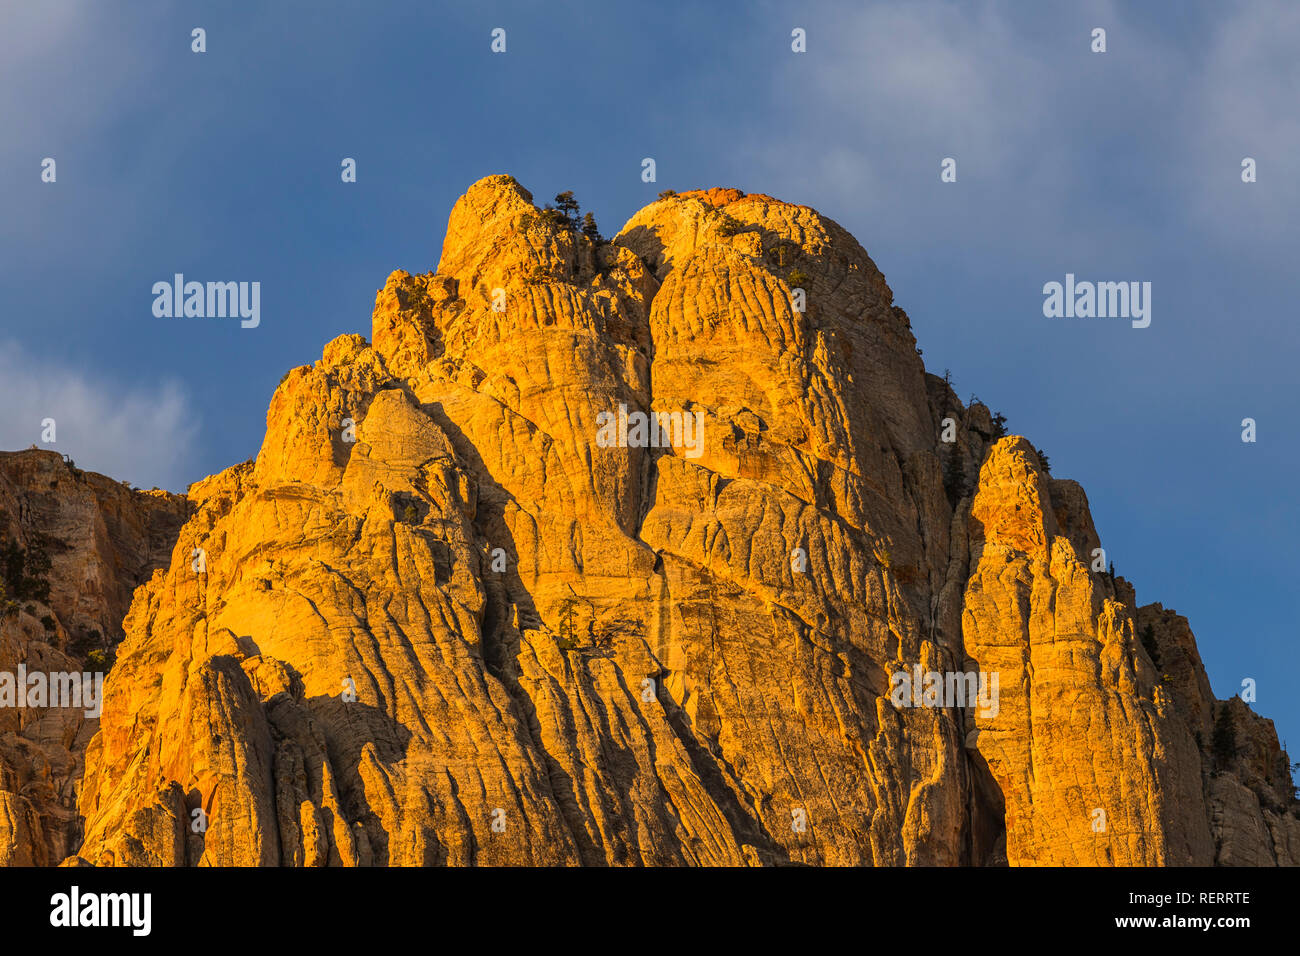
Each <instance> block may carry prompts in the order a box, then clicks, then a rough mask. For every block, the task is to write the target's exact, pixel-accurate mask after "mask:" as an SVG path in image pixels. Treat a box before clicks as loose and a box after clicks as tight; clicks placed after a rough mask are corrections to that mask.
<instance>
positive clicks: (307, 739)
mask: <svg viewBox="0 0 1300 956" xmlns="http://www.w3.org/2000/svg"><path fill="white" fill-rule="evenodd" d="M795 289H799V290H802V296H801V295H800V294H798V293H796V292H795V291H794V290H795ZM801 298H803V299H804V301H803V302H800V301H799V300H800V299H801ZM800 305H803V309H802V310H801V309H800V308H799V306H800ZM620 409H622V410H623V411H624V413H625V414H626V415H635V414H637V413H663V415H664V416H665V418H664V421H665V422H667V421H670V418H669V416H671V415H674V414H676V415H677V416H678V418H677V422H678V423H679V426H678V427H679V436H678V437H679V440H678V441H676V442H675V443H674V444H675V447H655V445H654V444H653V443H651V444H650V445H649V446H647V445H646V443H644V442H641V443H638V442H637V441H635V440H632V441H628V442H625V443H624V442H614V443H612V444H611V443H610V442H609V441H606V440H603V439H602V437H601V434H602V432H601V429H602V425H607V424H608V421H609V416H610V415H618V413H619V412H620ZM697 416H698V417H697ZM945 419H951V420H952V422H951V424H949V423H947V422H945ZM697 420H698V421H699V422H701V423H702V424H701V426H700V427H701V429H702V431H701V434H702V441H701V442H700V443H699V445H698V446H690V443H689V441H687V440H686V439H687V437H688V436H686V435H685V434H684V433H681V432H680V427H681V426H680V423H681V422H683V421H690V422H694V421H697ZM945 433H947V434H946V437H949V438H951V439H952V440H951V441H945V440H944V437H945ZM188 506H189V507H190V508H192V509H193V514H192V517H190V519H189V521H188V522H187V523H186V525H185V526H184V528H183V529H182V530H181V531H180V533H179V536H178V538H177V539H176V541H175V542H174V549H173V550H172V553H171V556H170V559H169V560H168V561H166V562H164V563H165V565H166V566H165V567H164V568H163V569H161V570H158V571H156V572H155V573H154V574H153V576H152V578H151V579H150V580H149V581H148V583H147V584H145V585H144V586H143V587H141V588H140V589H139V590H138V591H137V592H136V594H135V599H134V601H133V603H132V605H131V609H130V612H129V614H128V615H127V616H126V620H125V630H126V634H127V637H126V640H125V642H124V643H123V644H122V645H121V647H120V649H119V654H118V660H117V663H116V665H115V666H114V668H113V670H112V673H111V674H110V677H109V680H108V685H107V699H106V703H105V706H104V713H103V717H102V719H101V721H100V724H99V729H98V733H97V735H96V736H95V738H94V740H93V742H91V744H90V745H89V748H88V750H87V751H86V756H85V776H84V782H83V784H82V787H81V792H80V804H79V805H80V811H81V813H82V815H83V816H84V818H85V839H84V843H83V845H82V846H81V847H80V849H79V850H78V851H77V853H78V855H79V857H80V858H81V859H82V860H84V861H89V862H91V863H94V864H99V865H110V864H117V865H122V864H126V865H142V864H144V865H187V864H188V865H196V864H197V865H226V864H271V865H274V864H286V865H309V866H310V865H368V864H374V865H422V864H442V863H446V864H514V863H532V864H605V863H610V864H715V865H716V864H780V863H809V864H833V865H842V864H874V865H901V864H939V865H949V864H973V865H991V864H1000V863H1007V862H1009V863H1012V864H1103V865H1105V864H1116V865H1165V864H1169V865H1174V864H1189V863H1210V862H1216V861H1217V862H1222V863H1270V864H1271V863H1274V862H1278V863H1288V864H1294V863H1296V862H1300V819H1297V817H1296V816H1295V815H1294V808H1293V805H1292V803H1291V801H1290V790H1289V779H1284V777H1283V776H1282V775H1280V774H1279V768H1280V766H1281V765H1282V762H1284V761H1285V759H1286V758H1285V755H1284V754H1282V753H1281V751H1280V749H1279V748H1278V747H1277V740H1276V736H1275V735H1274V734H1273V733H1272V728H1271V724H1269V723H1268V722H1267V721H1264V720H1262V719H1261V718H1258V717H1256V716H1255V715H1254V714H1252V713H1250V712H1249V710H1248V708H1246V707H1245V705H1244V704H1242V703H1241V702H1240V701H1230V702H1227V703H1222V702H1218V701H1215V700H1214V698H1213V695H1212V694H1211V693H1210V691H1209V685H1208V682H1207V681H1206V679H1205V675H1204V670H1203V668H1202V667H1201V664H1200V660H1199V657H1198V656H1197V655H1196V650H1195V642H1194V640H1193V639H1192V637H1191V634H1190V631H1188V630H1187V629H1186V622H1185V621H1182V619H1181V618H1177V617H1176V615H1172V614H1171V613H1170V612H1165V611H1164V610H1163V609H1162V608H1160V607H1159V606H1158V605H1154V606H1149V607H1147V608H1143V609H1141V610H1138V608H1137V604H1136V600H1135V595H1134V591H1133V588H1132V587H1131V586H1129V585H1128V583H1127V582H1125V581H1124V580H1123V579H1122V578H1113V579H1112V578H1111V577H1110V576H1108V575H1107V574H1106V573H1104V572H1100V571H1095V570H1093V569H1092V567H1093V549H1094V548H1096V547H1099V541H1098V536H1097V532H1096V530H1095V529H1094V527H1093V525H1092V521H1091V518H1090V516H1089V511H1088V503H1087V499H1086V497H1085V496H1084V493H1083V490H1082V489H1081V488H1080V487H1079V486H1078V485H1077V484H1075V483H1073V482H1070V481H1065V480H1058V479H1055V478H1053V477H1052V476H1050V475H1049V474H1048V473H1047V472H1046V470H1045V469H1044V468H1043V466H1042V463H1041V461H1040V458H1039V456H1038V454H1037V452H1036V451H1035V450H1034V448H1033V446H1031V445H1030V444H1029V443H1028V442H1027V441H1025V440H1024V439H1023V438H1019V437H1016V436H1006V437H1000V436H999V435H998V429H997V427H996V426H995V424H994V423H993V421H992V419H991V417H990V414H989V411H988V409H986V408H984V407H983V406H981V405H978V404H975V405H972V406H971V407H969V408H966V407H964V406H963V405H962V404H961V403H960V402H959V401H958V400H957V397H956V396H955V395H954V394H953V393H952V391H951V389H949V388H948V386H947V385H946V384H945V383H944V382H943V381H942V380H940V379H938V378H936V377H935V376H931V375H927V374H926V373H925V370H924V368H923V366H922V363H921V360H920V357H919V354H918V351H917V349H916V341H915V339H914V337H913V335H912V333H911V330H910V325H909V322H908V319H907V316H906V314H905V313H904V312H903V311H902V310H901V309H900V308H898V307H897V306H895V305H893V295H892V293H891V291H890V289H889V287H888V285H887V284H886V282H885V279H884V277H883V276H882V275H881V274H880V272H879V271H878V270H877V269H876V267H875V265H874V263H873V262H872V261H871V259H870V258H869V257H868V256H867V254H866V252H865V251H864V250H863V249H862V248H861V246H860V245H859V244H858V243H857V241H856V240H855V239H854V238H853V237H852V236H850V235H849V234H848V233H847V232H845V231H844V230H843V229H842V228H841V227H840V226H838V225H837V224H836V223H834V222H833V221H831V220H830V219H827V218H826V217H824V216H821V215H819V214H818V213H816V212H815V211H813V210H812V209H809V208H807V207H803V206H797V205H791V204H787V203H783V202H779V201H777V200H774V199H771V198H770V197H766V196H756V195H750V196H745V195H743V194H741V193H739V192H738V191H736V190H710V191H708V192H697V193H684V194H680V195H669V196H665V197H664V198H662V199H661V200H660V201H658V202H655V203H653V204H651V205H650V206H648V207H646V208H645V209H643V210H642V211H640V212H639V213H637V214H636V215H635V216H633V218H632V219H631V220H630V221H629V222H628V223H627V225H626V226H625V227H624V228H623V230H622V231H621V232H620V233H619V235H618V236H617V237H616V238H615V239H614V240H613V241H612V242H609V243H596V242H592V241H590V240H588V239H587V238H584V237H583V236H581V235H580V234H578V233H576V232H575V231H574V230H572V229H570V228H567V227H566V226H565V224H564V223H563V222H560V221H557V217H555V216H553V215H548V214H544V213H542V212H540V211H539V210H538V209H537V208H536V206H535V205H534V204H533V202H532V197H531V196H530V195H529V194H528V193H527V192H526V191H525V190H524V189H522V188H521V187H520V186H519V185H518V184H517V183H516V182H515V181H514V180H513V179H512V178H510V177H504V176H494V177H489V178H487V179H485V180H482V181H480V182H479V183H476V184H475V185H473V186H472V187H470V189H469V191H468V192H467V193H466V195H465V196H464V197H462V198H461V199H460V201H459V202H457V204H456V206H455V208H454V209H453V210H452V213H451V217H450V221H449V223H448V228H447V236H446V240H445V244H444V247H443V251H442V257H441V261H440V262H439V264H438V268H437V271H436V272H434V273H430V274H426V275H411V274H408V273H406V272H401V271H399V272H395V273H393V275H392V276H390V277H389V279H388V282H387V283H386V285H385V286H384V288H383V289H382V290H380V292H379V294H378V296H377V299H376V305H375V311H374V316H373V326H372V337H371V340H370V342H369V343H367V341H366V340H364V339H363V338H361V337H360V336H356V335H351V336H343V337H341V338H339V339H336V340H335V341H333V342H331V343H329V344H328V345H327V346H326V347H325V350H324V354H323V357H322V359H321V361H320V362H318V363H316V364H315V365H313V366H310V367H303V368H299V369H295V370H294V371H292V372H291V373H290V374H289V375H288V376H287V377H286V379H285V381H284V382H282V383H281V385H280V387H279V388H278V389H277V391H276V393H275V395H274V397H273V399H272V401H271V405H270V409H269V411H268V415H267V431H266V438H265V441H264V443H263V445H262V448H261V450H260V452H259V453H258V455H257V458H256V460H255V461H253V462H249V463H246V464H243V465H238V466H235V467H233V468H230V469H228V470H227V471H225V472H222V473H221V474H219V475H216V476H213V477H212V478H209V479H207V480H206V481H203V482H200V483H199V484H197V485H195V486H193V487H192V488H191V489H190V491H189V494H188ZM196 554H197V555H201V559H199V558H196ZM1147 624H1150V626H1151V634H1150V635H1149V637H1151V639H1152V641H1153V642H1154V643H1151V646H1152V647H1157V648H1158V652H1157V656H1160V657H1161V658H1162V663H1163V667H1164V669H1163V670H1161V669H1160V668H1157V667H1156V666H1155V665H1154V664H1153V662H1152V660H1151V654H1150V652H1149V651H1148V650H1147V648H1146V647H1145V646H1144V641H1143V640H1142V639H1141V636H1140V631H1139V626H1142V627H1143V628H1145V626H1146V625H1147ZM1148 643H1150V642H1148ZM917 665H919V666H920V668H921V670H922V671H923V672H939V673H950V672H972V673H979V672H984V673H985V674H990V675H996V676H997V678H998V680H999V685H998V686H999V698H998V706H997V707H996V708H991V709H989V708H986V709H984V710H983V711H981V710H980V708H978V707H975V706H971V704H973V702H967V704H966V705H965V706H954V705H948V706H926V705H925V703H924V702H922V701H917V703H918V705H916V706H900V704H899V702H898V701H897V700H896V699H894V695H893V693H892V688H891V675H894V674H896V673H899V672H911V671H912V670H913V668H914V667H916V666H917ZM906 703H908V704H911V703H913V701H907V702H906ZM1229 711H1230V712H1231V713H1232V715H1233V716H1232V720H1233V721H1234V724H1233V726H1234V727H1236V728H1237V738H1238V739H1239V741H1240V746H1239V747H1237V748H1235V753H1234V755H1233V756H1231V757H1226V756H1225V757H1224V758H1223V759H1219V758H1218V757H1216V756H1215V754H1214V752H1213V749H1212V743H1211V738H1212V737H1213V729H1214V725H1215V722H1216V721H1217V720H1218V719H1219V714H1220V713H1221V712H1223V713H1226V712H1229Z"/></svg>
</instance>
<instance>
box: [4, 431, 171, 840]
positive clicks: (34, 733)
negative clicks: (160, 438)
mask: <svg viewBox="0 0 1300 956" xmlns="http://www.w3.org/2000/svg"><path fill="white" fill-rule="evenodd" d="M186 517H187V509H186V504H185V500H184V499H183V498H181V497H180V496H177V495H170V494H168V493H166V492H161V491H133V490H131V489H129V488H127V487H125V486H123V485H121V484H119V483H118V482H116V481H112V480H111V479H108V478H105V477H104V476H103V475H96V474H92V473H89V472H83V471H80V470H79V469H77V468H76V467H75V466H74V465H72V464H70V463H68V462H65V460H64V459H63V457H62V456H60V455H58V454H55V453H54V452H49V451H26V452H7V453H0V674H4V675H11V676H16V675H17V673H18V668H19V667H22V668H23V670H24V672H25V673H27V674H41V675H48V674H50V673H51V672H55V673H72V672H76V673H94V672H100V673H102V672H103V671H104V670H105V669H106V668H107V667H108V666H109V665H110V664H111V662H112V659H113V655H114V647H115V646H116V645H117V643H118V642H119V641H120V640H121V639H122V637H123V632H122V618H123V617H124V616H125V614H126V611H127V608H128V607H129V606H130V603H131V596H132V593H133V591H134V589H135V587H136V585H138V584H141V583H143V582H144V581H145V580H146V579H147V578H148V577H149V575H150V574H151V573H152V572H153V571H154V569H156V568H160V567H162V566H163V565H164V564H166V562H167V560H168V558H169V555H170V553H171V549H172V545H173V544H174V543H175V540H176V535H177V533H178V531H179V529H180V527H181V525H182V524H183V523H184V521H185V519H186ZM39 554H43V555H44V556H45V557H46V558H47V559H48V569H45V568H44V563H43V562H41V563H40V566H37V565H38V562H37V561H36V560H35V556H36V555H39ZM38 581H39V583H40V584H43V585H45V587H40V586H38ZM34 592H38V593H34ZM3 682H4V678H3V677H0V864H2V865H17V866H31V865H46V864H56V863H58V862H59V861H60V860H62V859H63V858H64V857H66V856H68V855H69V854H70V853H72V852H73V851H75V850H76V848H77V846H78V845H79V844H80V842H81V822H82V821H81V817H80V815H79V813H78V812H77V795H78V789H79V782H80V780H81V775H82V756H83V754H84V752H85V749H86V745H87V743H89V741H90V740H91V738H92V737H93V736H94V733H95V731H96V729H97V727H98V724H99V721H98V718H96V717H88V716H87V709H88V708H86V707H66V706H54V704H55V703H56V702H55V701H54V700H52V699H50V698H49V697H48V696H47V697H46V699H45V700H43V701H42V706H38V707H18V706H16V699H15V697H14V696H13V689H11V693H10V696H9V697H8V698H6V696H5V688H4V683H3ZM47 694H48V691H47ZM89 709H94V708H89Z"/></svg>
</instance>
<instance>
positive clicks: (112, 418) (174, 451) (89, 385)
mask: <svg viewBox="0 0 1300 956" xmlns="http://www.w3.org/2000/svg"><path fill="white" fill-rule="evenodd" d="M0 389H2V390H3V394H4V398H5V403H6V406H7V408H6V414H5V415H3V416H0V449H4V450H7V451H8V450H15V449H20V448H27V447H28V446H30V445H33V444H35V445H36V446H37V447H38V448H43V449H47V450H50V451H57V452H59V453H61V454H64V455H67V456H69V457H70V458H72V459H73V460H74V461H75V462H76V463H77V467H79V468H83V469H86V470H88V471H98V472H102V473H103V474H105V475H108V476H109V477H111V478H116V479H119V480H123V481H130V482H131V483H132V484H134V485H136V486H138V487H143V488H150V487H154V486H157V487H160V488H167V489H169V490H171V491H184V490H185V486H186V485H187V484H188V483H189V481H190V477H189V476H188V474H187V472H186V469H185V465H186V464H187V463H188V462H189V461H190V459H191V456H192V454H193V449H194V445H195V441H196V438H197V433H198V419H197V417H196V416H195V414H194V410H193V409H192V407H191V403H190V399H189V398H188V396H187V394H186V392H185V390H184V389H183V388H182V386H180V385H179V384H178V383H176V382H173V381H163V382H159V383H157V384H154V385H144V386H141V385H139V384H136V385H125V384H123V383H121V382H113V381H109V380H107V379H102V378H96V377H92V376H90V375H88V374H87V373H85V372H83V371H80V370H77V369H73V368H68V367H64V366H61V365H58V364H55V363H52V362H46V361H42V360H40V359H37V358H35V357H33V356H31V355H28V354H26V353H25V352H24V351H23V350H21V349H19V348H18V347H17V346H15V345H13V344H12V343H0ZM47 418H52V419H54V421H55V426H56V439H57V440H56V441H55V443H54V444H45V443H43V442H42V441H41V437H42V434H41V433H42V426H41V423H42V421H44V420H45V419H47Z"/></svg>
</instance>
